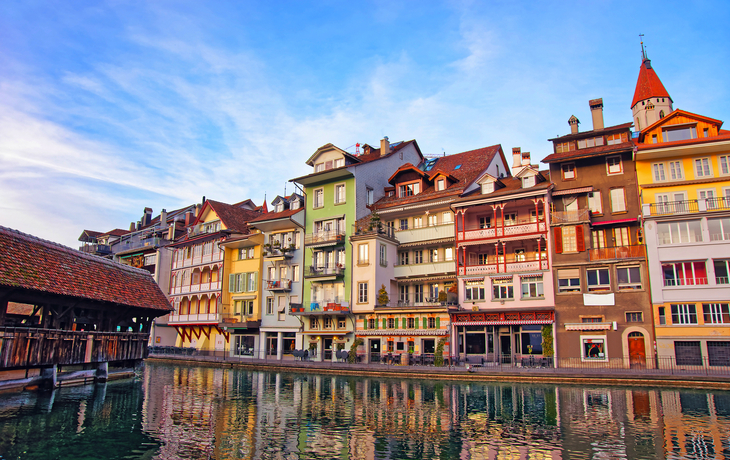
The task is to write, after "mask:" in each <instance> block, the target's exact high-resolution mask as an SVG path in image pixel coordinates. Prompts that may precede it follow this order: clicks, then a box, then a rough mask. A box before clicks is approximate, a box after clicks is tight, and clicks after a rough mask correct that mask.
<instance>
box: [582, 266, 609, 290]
mask: <svg viewBox="0 0 730 460" xmlns="http://www.w3.org/2000/svg"><path fill="white" fill-rule="evenodd" d="M591 272H596V282H597V284H590V281H589V274H590V273H591ZM601 273H605V274H606V275H608V283H603V282H601ZM586 287H587V288H588V292H594V291H599V292H600V291H610V290H611V270H610V269H609V268H608V267H596V268H587V269H586Z"/></svg>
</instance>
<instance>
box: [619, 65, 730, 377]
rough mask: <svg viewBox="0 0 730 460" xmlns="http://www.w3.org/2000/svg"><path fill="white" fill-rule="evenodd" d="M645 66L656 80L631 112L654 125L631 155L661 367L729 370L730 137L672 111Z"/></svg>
mask: <svg viewBox="0 0 730 460" xmlns="http://www.w3.org/2000/svg"><path fill="white" fill-rule="evenodd" d="M647 61H648V59H645V61H644V63H642V69H641V73H642V74H644V77H646V74H647V73H648V70H651V74H653V77H652V76H651V75H650V76H649V77H648V78H645V81H649V83H650V84H648V85H644V86H643V88H640V86H641V82H642V77H641V76H640V78H639V84H637V95H639V96H638V97H637V96H636V95H635V97H634V107H633V109H634V115H635V117H636V118H637V119H638V120H640V121H641V120H647V119H648V120H656V121H654V122H653V123H651V124H649V125H648V126H646V127H645V128H644V129H642V130H641V131H640V132H639V133H638V138H636V139H635V141H636V143H637V146H636V149H635V155H634V156H635V162H636V173H637V179H638V184H639V189H640V193H641V200H642V217H643V223H644V225H643V228H644V237H645V240H646V247H647V258H648V264H649V274H650V277H651V293H652V304H653V314H654V323H655V333H656V352H657V358H658V361H659V363H658V364H659V366H660V367H671V366H709V367H710V368H713V367H717V366H730V312H729V311H728V304H729V303H730V279H729V276H730V131H726V130H723V129H721V127H722V121H720V120H716V119H713V118H708V117H705V116H702V115H697V114H694V113H690V112H686V111H683V110H679V109H677V110H672V107H671V99H670V98H669V96H668V94H664V95H662V94H657V88H658V87H661V90H664V87H663V86H661V82H658V77H656V74H655V73H653V70H652V69H651V65H650V64H649V65H648V69H647V67H646V66H647ZM652 79H655V80H654V81H652ZM657 82H658V85H657ZM652 90H653V92H652ZM664 93H666V90H664ZM662 101H665V103H664V104H665V105H667V104H666V101H668V102H669V103H668V110H669V111H670V112H669V113H665V112H664V110H665V109H667V107H664V108H661V109H660V107H663V106H661V104H662ZM639 104H642V105H641V106H639ZM651 111H654V112H657V111H659V113H658V114H653V115H652V114H647V113H646V112H651Z"/></svg>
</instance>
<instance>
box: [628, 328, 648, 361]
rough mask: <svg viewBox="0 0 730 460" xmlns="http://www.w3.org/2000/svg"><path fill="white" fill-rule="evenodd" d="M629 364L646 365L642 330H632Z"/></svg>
mask: <svg viewBox="0 0 730 460" xmlns="http://www.w3.org/2000/svg"><path fill="white" fill-rule="evenodd" d="M629 365H630V366H631V367H632V368H634V367H645V366H646V348H644V334H642V333H641V332H632V333H630V334H629Z"/></svg>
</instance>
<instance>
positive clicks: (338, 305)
mask: <svg viewBox="0 0 730 460" xmlns="http://www.w3.org/2000/svg"><path fill="white" fill-rule="evenodd" d="M289 312H290V313H291V314H292V315H299V316H311V315H342V314H348V313H350V304H349V303H348V302H342V301H339V300H337V299H335V300H321V301H316V302H307V303H303V304H296V303H293V304H291V306H290V309H289Z"/></svg>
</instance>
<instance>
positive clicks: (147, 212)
mask: <svg viewBox="0 0 730 460" xmlns="http://www.w3.org/2000/svg"><path fill="white" fill-rule="evenodd" d="M150 222H152V208H144V215H143V216H142V226H143V227H146V226H148V225H149V224H150Z"/></svg>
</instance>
